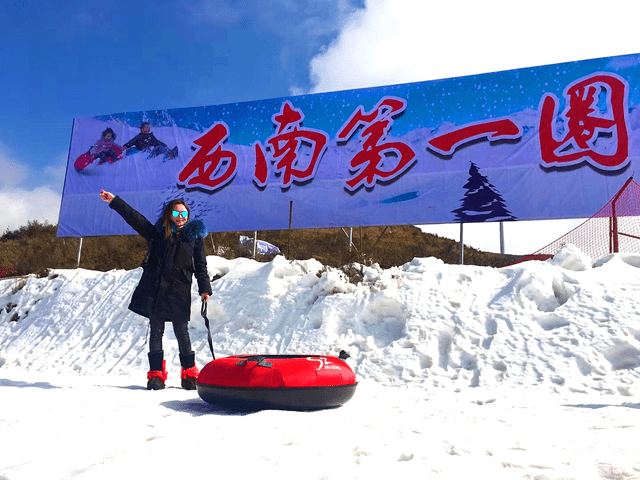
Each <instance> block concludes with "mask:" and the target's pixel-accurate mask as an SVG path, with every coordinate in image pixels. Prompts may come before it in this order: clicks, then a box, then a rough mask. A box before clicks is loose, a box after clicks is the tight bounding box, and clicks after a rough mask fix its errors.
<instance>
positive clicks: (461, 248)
mask: <svg viewBox="0 0 640 480" xmlns="http://www.w3.org/2000/svg"><path fill="white" fill-rule="evenodd" d="M463 225H464V224H463V223H462V222H460V265H464V239H463V235H462V226H463Z"/></svg>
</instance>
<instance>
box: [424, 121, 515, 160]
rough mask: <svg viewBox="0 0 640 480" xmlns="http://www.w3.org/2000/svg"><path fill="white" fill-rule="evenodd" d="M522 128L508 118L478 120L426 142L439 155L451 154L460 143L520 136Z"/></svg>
mask: <svg viewBox="0 0 640 480" xmlns="http://www.w3.org/2000/svg"><path fill="white" fill-rule="evenodd" d="M521 136H522V129H521V128H520V127H519V126H518V125H516V124H515V123H513V121H511V120H509V119H499V120H489V121H480V122H473V123H469V124H466V125H465V126H464V127H461V128H458V129H456V130H454V131H452V132H448V133H445V134H443V135H439V136H437V137H434V138H432V139H431V140H429V141H428V142H427V144H428V148H429V149H430V150H433V151H435V152H437V153H439V154H441V155H452V154H453V152H454V151H455V149H456V148H458V147H459V146H460V145H463V144H465V143H468V142H470V141H472V140H476V139H478V138H484V137H486V138H487V139H488V140H490V141H496V140H507V139H515V138H520V137H521Z"/></svg>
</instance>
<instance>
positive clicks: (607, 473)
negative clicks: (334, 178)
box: [0, 246, 640, 480]
mask: <svg viewBox="0 0 640 480" xmlns="http://www.w3.org/2000/svg"><path fill="white" fill-rule="evenodd" d="M208 268H209V273H210V274H211V276H212V277H213V276H214V275H215V274H223V275H224V276H223V277H222V278H220V279H218V280H216V281H215V282H214V283H213V290H214V295H213V297H212V299H211V301H210V305H209V319H210V320H211V323H212V334H213V340H214V346H215V349H216V356H218V357H221V356H226V355H231V354H238V353H305V354H306V353H308V354H330V355H337V354H338V352H339V351H340V350H343V349H344V350H346V351H347V352H349V353H350V354H351V357H352V358H351V359H349V363H350V364H351V366H352V368H353V369H354V371H355V373H356V376H357V378H358V381H359V385H358V388H357V390H356V394H355V396H354V397H353V399H352V400H350V401H349V402H348V403H347V404H345V405H344V406H342V407H340V408H337V409H331V410H322V411H316V412H287V411H276V410H264V411H260V412H253V413H246V412H244V413H240V412H232V411H226V410H222V409H219V408H216V407H213V406H212V405H209V404H207V403H205V402H204V401H202V400H201V399H200V398H199V397H198V394H197V392H194V391H185V390H182V389H180V388H179V386H180V378H179V377H180V375H179V371H180V367H179V361H178V351H177V342H176V340H175V337H174V336H173V333H172V331H171V328H170V327H168V328H167V334H166V336H165V343H164V349H165V357H166V358H167V363H168V370H169V379H168V382H167V386H168V388H166V389H165V390H161V391H147V390H146V389H145V385H146V371H147V369H148V364H147V356H146V352H147V347H148V346H147V344H146V338H147V333H148V331H147V325H146V319H144V318H142V317H139V316H137V315H135V314H133V313H131V312H129V311H128V310H127V304H128V300H129V297H130V295H131V292H132V289H133V288H134V287H135V285H136V284H137V281H138V279H139V277H140V273H141V270H140V269H136V270H132V271H123V270H114V271H110V272H104V273H103V272H94V271H88V270H82V269H78V270H55V271H52V272H51V273H50V274H49V277H43V278H36V277H35V276H29V277H28V278H26V279H5V280H0V309H1V310H0V480H16V479H33V478H47V479H66V478H76V477H78V478H83V479H112V478H137V476H138V475H143V476H145V477H150V478H178V477H179V476H180V477H182V478H185V477H189V478H191V477H200V478H217V477H229V476H233V478H238V479H244V478H278V479H341V480H343V479H350V478H362V479H374V478H393V477H398V478H411V479H413V478H416V479H417V478H420V479H429V478H435V479H444V478H446V479H467V478H475V479H538V480H543V479H576V480H588V479H602V478H604V479H640V299H639V295H638V292H639V290H640V256H639V255H629V254H615V255H611V256H608V257H606V258H603V259H596V260H595V261H592V260H591V259H589V258H586V257H585V256H584V255H583V254H582V253H581V252H579V251H578V250H577V249H575V247H572V246H565V247H564V248H563V249H562V250H561V251H560V252H559V253H558V255H556V257H555V258H554V259H552V260H549V261H547V262H527V263H524V264H520V265H516V266H512V267H505V268H500V269H495V268H489V267H475V266H459V265H446V264H444V263H442V262H441V261H439V260H437V259H434V258H420V259H415V260H413V261H412V262H410V263H407V264H405V265H403V266H402V267H397V268H390V269H386V270H382V269H380V268H377V267H376V266H372V267H362V270H361V274H362V279H361V281H358V282H356V283H352V282H351V281H349V279H348V278H346V277H345V276H344V274H342V273H341V272H340V271H338V270H335V269H332V268H330V267H325V266H323V265H322V264H320V263H319V262H317V261H315V260H307V261H287V260H286V259H284V258H283V257H276V258H275V259H274V260H273V261H272V262H270V263H258V262H255V261H253V260H249V259H236V260H225V259H222V258H220V257H208ZM199 311H200V305H199V301H198V296H197V294H196V291H195V290H194V291H193V304H192V321H191V323H190V333H191V337H192V340H193V346H194V349H195V350H196V352H197V356H196V358H197V362H198V365H199V366H200V367H201V366H203V365H204V364H205V363H207V362H208V361H210V360H211V354H210V352H209V347H208V344H207V340H206V337H207V336H206V329H205V327H204V321H203V320H202V318H201V317H200V316H199ZM118 476H119V477H118Z"/></svg>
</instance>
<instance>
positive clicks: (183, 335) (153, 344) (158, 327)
mask: <svg viewBox="0 0 640 480" xmlns="http://www.w3.org/2000/svg"><path fill="white" fill-rule="evenodd" d="M171 323H172V324H173V333H175V335H176V339H177V340H178V348H179V349H180V355H181V356H183V357H184V356H187V355H191V354H192V353H193V350H191V339H190V338H189V330H188V328H187V327H188V325H189V323H188V322H171ZM164 324H165V319H164V318H157V317H151V318H149V327H150V333H149V352H161V351H162V337H163V335H164Z"/></svg>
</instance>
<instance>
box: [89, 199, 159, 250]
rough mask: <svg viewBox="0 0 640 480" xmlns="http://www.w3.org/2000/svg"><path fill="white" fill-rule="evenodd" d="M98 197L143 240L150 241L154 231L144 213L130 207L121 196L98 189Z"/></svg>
mask: <svg viewBox="0 0 640 480" xmlns="http://www.w3.org/2000/svg"><path fill="white" fill-rule="evenodd" d="M100 198H102V200H104V201H105V202H107V203H108V204H109V208H112V209H113V210H115V211H116V212H118V214H119V215H120V216H121V217H122V218H123V219H124V221H125V222H127V223H128V224H129V226H130V227H131V228H133V229H134V230H135V231H136V232H138V233H139V234H140V235H142V236H143V237H144V238H145V240H147V241H151V240H152V238H153V236H154V233H155V232H156V229H155V227H154V226H153V224H152V223H151V222H150V221H149V220H147V219H146V218H145V217H144V215H142V214H141V213H140V212H138V211H137V210H136V209H135V208H133V207H131V206H130V205H129V204H128V203H127V202H125V201H124V200H123V199H122V198H120V197H117V196H114V195H113V194H112V193H111V192H107V191H105V190H100Z"/></svg>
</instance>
